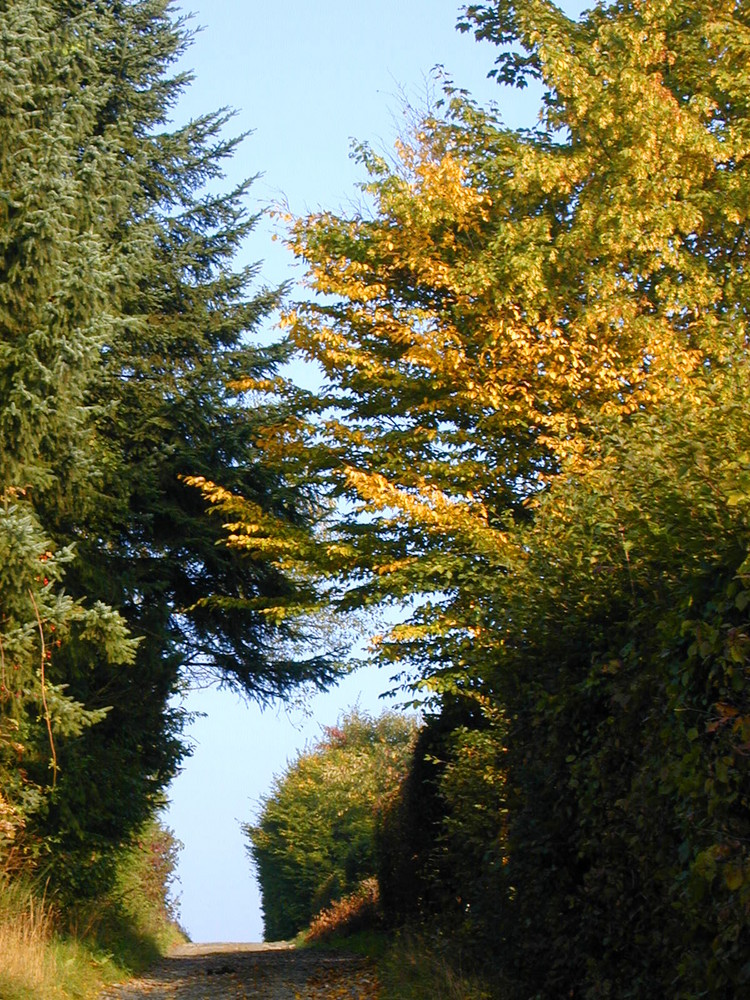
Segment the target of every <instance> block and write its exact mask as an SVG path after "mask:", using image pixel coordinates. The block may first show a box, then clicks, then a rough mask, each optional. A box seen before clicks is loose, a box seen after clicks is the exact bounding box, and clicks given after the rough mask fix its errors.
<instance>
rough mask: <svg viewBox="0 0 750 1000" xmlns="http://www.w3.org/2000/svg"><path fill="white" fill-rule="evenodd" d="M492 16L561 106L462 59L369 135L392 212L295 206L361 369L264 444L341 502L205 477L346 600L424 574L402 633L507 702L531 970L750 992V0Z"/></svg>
mask: <svg viewBox="0 0 750 1000" xmlns="http://www.w3.org/2000/svg"><path fill="white" fill-rule="evenodd" d="M463 26H464V27H465V28H466V29H467V30H474V31H475V32H476V33H477V34H478V35H480V36H482V37H485V38H490V39H493V40H494V41H496V42H497V43H498V45H499V46H500V47H501V51H500V55H499V56H498V60H497V63H496V69H495V72H496V74H497V75H498V77H499V79H500V80H501V81H503V82H505V83H510V84H512V85H516V86H523V85H525V83H526V82H527V81H528V80H529V79H536V80H537V81H538V82H539V83H541V86H542V89H543V94H544V97H543V110H542V117H541V120H540V122H539V124H538V126H537V127H535V128H532V129H525V130H511V129H508V128H507V127H505V126H504V125H503V123H502V119H501V117H500V113H499V111H498V110H497V109H483V108H480V107H478V106H477V105H476V104H475V103H474V102H472V100H471V99H470V98H469V97H468V96H467V95H464V94H462V93H460V92H458V91H456V90H455V89H454V88H452V87H451V86H448V88H447V90H446V93H445V97H444V102H443V106H442V111H439V112H438V113H435V114H432V115H427V116H425V117H424V119H423V120H422V121H421V123H420V124H418V125H417V126H416V127H415V129H414V130H413V131H412V132H411V133H410V134H409V135H407V136H405V137H403V138H402V139H401V141H400V142H399V143H398V145H397V148H396V152H395V156H394V157H393V158H391V159H389V158H387V157H383V156H377V155H375V154H374V153H373V152H372V151H371V150H370V149H369V148H368V147H366V146H363V147H360V149H359V150H358V154H357V155H358V156H359V158H360V161H361V162H362V165H363V167H364V169H365V170H366V172H367V178H368V179H367V181H366V182H365V184H364V185H363V207H362V208H361V209H360V210H357V211H354V212H353V213H352V214H349V215H342V214H336V213H333V212H321V213H316V214H313V215H311V216H307V217H304V218H301V219H296V220H295V219H289V220H288V222H289V226H290V230H289V231H290V237H289V242H290V246H291V249H292V250H293V251H294V253H295V254H296V255H297V257H298V258H299V259H300V260H301V261H303V262H304V264H305V266H306V268H307V282H308V286H309V289H310V292H311V296H310V298H309V299H308V300H307V301H303V302H300V303H297V304H295V305H294V306H292V307H290V308H289V309H288V310H287V311H286V313H285V318H284V324H285V327H286V329H287V331H288V342H289V343H290V345H292V346H293V347H294V348H296V349H297V350H298V351H299V352H300V353H301V354H302V356H304V357H305V358H308V359H310V360H312V361H314V362H316V363H317V364H318V365H319V366H320V367H321V369H322V371H323V372H324V376H325V380H326V381H325V385H324V388H323V390H322V391H321V392H319V393H315V394H306V393H302V392H300V391H298V390H295V389H294V387H287V388H286V391H287V396H288V398H289V400H290V401H291V402H290V406H291V407H292V408H291V414H292V415H291V416H290V418H289V419H288V420H286V421H283V422H276V423H275V424H273V425H270V424H269V425H268V427H267V428H265V429H264V430H263V431H262V436H260V437H259V444H261V445H262V447H263V448H264V451H265V454H266V455H267V456H269V460H272V461H280V460H281V459H282V458H283V460H284V463H285V475H286V476H287V477H288V479H289V481H290V483H293V482H306V483H309V482H310V481H311V480H316V481H317V483H318V488H319V492H320V496H321V497H322V498H324V499H325V500H328V501H329V502H330V503H331V504H333V505H338V507H337V508H334V509H336V511H337V513H335V514H334V515H333V516H331V517H329V518H328V520H327V521H326V522H325V523H324V525H323V530H321V531H320V532H319V535H318V538H317V540H316V541H315V543H314V544H311V543H310V541H309V539H308V540H307V542H306V543H303V542H302V540H301V539H300V541H299V544H296V543H295V537H294V535H293V533H291V532H290V530H289V528H288V527H287V526H285V525H275V524H274V522H273V519H272V518H270V517H268V516H267V515H263V514H262V512H260V511H259V510H258V508H257V505H254V504H253V503H252V502H246V501H245V500H243V498H242V497H241V496H239V495H237V494H236V493H234V492H233V491H231V490H227V489H222V488H221V487H220V486H218V485H212V484H210V483H204V484H203V488H204V493H205V495H206V496H208V497H209V499H212V500H213V501H214V502H215V504H216V505H217V506H218V507H219V508H220V509H221V510H222V511H223V512H224V514H225V517H226V520H227V521H229V522H231V523H232V528H231V535H230V537H229V539H228V544H229V545H231V546H233V547H235V548H236V549H237V550H238V551H243V550H244V551H248V552H253V551H265V552H267V553H270V554H271V556H272V558H274V560H275V561H276V563H277V565H278V566H280V567H281V566H284V567H296V570H297V572H300V573H302V572H304V571H308V572H312V573H315V572H318V573H319V574H321V575H323V576H327V578H328V581H329V583H328V586H329V594H330V593H332V594H333V595H334V597H335V598H336V599H337V600H338V604H339V607H341V608H346V607H350V606H352V605H355V606H356V605H366V606H369V605H372V604H378V603H381V602H389V601H393V602H401V601H406V602H407V603H406V608H407V611H408V618H407V620H406V621H405V622H404V623H403V624H400V625H397V626H396V627H394V628H392V629H390V631H389V632H387V633H386V634H385V635H384V636H380V637H376V638H375V640H374V645H375V651H376V655H377V657H378V658H379V660H380V661H381V662H385V663H388V664H391V665H394V664H398V665H400V666H401V668H402V669H403V670H404V671H406V676H407V678H408V679H410V681H411V684H412V688H413V689H416V691H417V693H421V694H422V695H424V694H425V693H426V694H427V695H428V696H432V697H433V699H434V700H435V701H436V703H437V706H438V708H440V706H443V708H444V710H445V709H448V708H450V709H451V711H453V709H454V706H455V705H456V704H459V705H460V704H462V703H463V704H464V705H465V706H466V710H465V718H470V716H471V714H472V712H476V711H477V710H480V711H483V712H484V714H485V715H486V717H487V719H488V720H495V719H497V720H499V721H498V725H497V732H498V733H499V734H501V736H499V737H498V739H499V738H502V740H503V741H504V742H505V745H504V746H503V748H502V750H503V755H504V756H503V759H504V761H505V766H506V768H507V773H506V778H505V782H504V784H503V786H502V795H503V813H502V815H498V816H497V829H498V831H501V832H502V836H503V845H501V846H499V847H496V850H495V854H494V856H495V857H496V858H497V857H500V856H502V858H503V865H504V868H505V872H504V877H503V878H500V879H497V880H495V881H494V882H493V889H492V891H493V892H496V893H497V894H498V895H497V897H496V898H495V899H494V900H493V901H491V905H487V906H485V907H484V911H485V915H487V914H489V916H488V917H487V918H486V922H485V923H484V924H483V925H482V926H481V927H480V928H479V930H480V931H481V934H480V936H479V939H480V940H484V941H485V942H486V941H487V940H488V936H491V935H494V936H495V939H496V940H497V941H498V947H497V953H498V954H499V955H500V959H499V962H500V966H501V969H502V972H503V976H504V978H503V983H504V984H505V983H506V981H507V983H508V984H509V985H508V986H507V989H508V990H509V991H511V992H509V993H508V995H510V996H512V995H517V996H518V997H519V998H521V997H523V998H526V997H527V996H529V995H532V994H533V995H534V996H544V997H550V998H553V997H559V996H560V995H563V994H564V993H567V992H569V991H570V990H573V991H574V992H576V993H580V994H581V995H587V996H595V995H607V994H608V993H612V992H613V991H617V992H618V995H622V996H633V997H636V996H649V995H653V994H654V993H658V994H659V995H664V996H670V997H687V996H690V997H692V996H700V995H707V994H712V995H719V994H722V993H727V994H729V993H732V992H737V990H738V989H740V988H741V984H743V983H746V982H747V976H748V971H747V965H746V962H745V959H744V958H743V955H744V954H745V952H746V947H747V927H746V922H745V921H744V920H743V917H742V912H743V907H745V906H746V904H747V892H748V888H747V881H746V878H747V876H746V871H747V867H746V865H747V856H746V851H747V842H748V841H747V831H748V800H747V794H746V791H747V790H746V769H745V767H744V764H743V754H744V753H745V750H746V739H747V735H748V718H749V716H748V704H747V665H748V660H747V656H748V639H747V637H748V623H747V562H746V560H747V556H748V543H749V541H750V539H749V538H748V522H747V502H748V478H747V477H748V442H747V433H746V419H745V418H744V417H743V414H745V413H746V410H747V356H748V328H747V301H748V294H747V293H748V288H747V285H746V282H747V267H746V256H747V253H748V242H747V205H748V203H749V202H748V191H749V189H748V173H747V169H746V164H747V154H748V149H747V141H748V128H747V117H748V95H750V77H748V74H747V72H746V66H747V65H748V58H747V57H748V39H749V38H750V35H749V34H748V29H749V28H750V24H748V15H747V13H746V12H745V11H744V10H743V9H742V7H741V6H738V5H737V4H735V3H733V2H724V0H702V2H699V3H692V2H691V3H687V2H685V3H682V2H679V0H678V2H659V0H657V2H653V3H641V2H623V3H599V4H597V5H595V6H594V7H593V9H592V10H591V11H590V12H588V13H586V14H585V15H583V16H582V17H581V19H580V20H579V21H574V20H571V19H570V18H568V17H566V16H565V15H564V14H563V13H562V12H561V11H560V10H559V9H558V8H556V7H555V6H554V5H553V4H552V3H549V2H547V0H519V2H498V3H489V4H482V5H471V6H469V7H468V8H467V9H466V12H465V17H464V20H463ZM247 384H248V385H250V384H254V385H255V386H256V387H257V388H259V389H262V388H264V385H265V387H266V388H271V389H273V390H274V391H275V392H279V391H281V390H283V387H282V386H280V385H279V384H278V383H274V384H272V385H268V384H267V383H263V382H262V380H259V381H257V382H255V383H251V382H250V381H248V383H247ZM459 721H460V720H459ZM488 758H489V759H492V760H493V761H495V760H497V759H498V758H493V757H492V755H488ZM494 766H495V764H494V763H493V767H494ZM475 777H476V776H475V775H472V782H471V787H481V781H476V780H474V779H475ZM451 780H452V779H451V777H450V774H449V776H448V778H446V781H447V782H448V785H447V786H443V793H442V794H443V797H444V800H445V801H446V802H451V801H458V800H459V799H460V795H459V794H458V792H459V789H458V786H456V787H455V788H453V789H452V790H451V788H450V781H451ZM433 798H434V796H433ZM486 801H487V802H489V801H490V798H489V797H488V798H487V800H486ZM456 826H457V827H458V828H460V824H456ZM437 829H438V830H439V829H442V830H445V829H446V825H445V824H440V823H438V824H437ZM436 846H439V845H436ZM427 853H428V854H429V851H428V852H427ZM505 875H507V880H506V878H505ZM477 882H481V878H479V879H477ZM475 885H476V882H475ZM438 897H439V894H438ZM431 916H432V918H433V919H434V918H437V919H438V920H440V913H439V912H437V913H432V914H431ZM466 919H467V921H468V923H469V924H470V923H471V920H472V914H471V913H469V914H467V918H466ZM479 919H485V918H482V917H480V918H479ZM443 930H444V931H445V932H449V931H450V928H449V927H444V928H443ZM471 937H472V935H471V934H469V935H468V938H467V940H471ZM475 937H476V936H475ZM676 954H680V955H684V956H685V957H684V959H683V960H680V961H677V962H675V960H674V956H675V955H676ZM623 984H627V985H626V986H625V987H623ZM512 990H515V991H516V993H515V994H514V993H513V992H512Z"/></svg>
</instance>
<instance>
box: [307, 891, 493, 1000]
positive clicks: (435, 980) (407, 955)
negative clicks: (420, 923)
mask: <svg viewBox="0 0 750 1000" xmlns="http://www.w3.org/2000/svg"><path fill="white" fill-rule="evenodd" d="M295 944H296V945H297V946H298V947H303V948H315V949H331V950H336V951H346V952H353V953H355V954H358V955H364V956H366V957H367V958H370V959H371V960H372V961H373V963H374V964H375V967H376V969H377V979H378V984H379V988H378V1000H502V996H503V990H502V988H501V987H500V986H499V985H498V984H497V983H493V984H490V983H489V982H488V981H486V980H483V979H482V978H481V977H480V976H479V975H477V974H476V973H474V972H473V971H471V970H469V969H467V968H465V967H463V965H462V962H461V960H460V958H459V957H458V956H457V955H456V954H455V953H454V952H453V951H452V950H451V949H450V948H449V947H446V944H447V942H445V941H443V940H436V939H432V938H431V937H430V936H429V935H428V934H427V933H425V932H423V931H402V932H398V933H394V932H392V931H388V930H386V929H385V928H384V927H383V922H382V916H381V913H380V908H379V894H378V889H377V883H376V881H375V880H374V879H367V880H365V882H363V883H362V884H361V885H360V887H359V889H358V890H357V891H356V892H354V893H352V894H351V895H350V896H347V897H345V898H344V899H342V900H339V901H337V902H335V903H333V904H332V905H331V906H330V907H328V908H327V909H325V910H323V911H321V913H319V914H318V916H317V917H315V918H314V919H313V921H312V922H311V924H310V927H309V928H308V929H307V931H305V932H303V933H302V934H300V935H299V937H298V938H297V939H296V942H295Z"/></svg>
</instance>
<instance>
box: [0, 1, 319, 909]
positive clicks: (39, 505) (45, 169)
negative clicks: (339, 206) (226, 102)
mask: <svg viewBox="0 0 750 1000" xmlns="http://www.w3.org/2000/svg"><path fill="white" fill-rule="evenodd" d="M0 28H1V29H2V53H1V55H0V86H1V87H2V93H3V105H2V113H1V114H0V129H2V154H0V189H1V190H2V199H1V203H2V204H1V207H0V211H1V212H2V225H0V240H2V256H1V257H0V267H1V268H2V281H1V282H0V387H1V388H0V398H1V400H2V402H1V403H0V468H1V469H2V473H1V474H0V475H2V500H3V511H4V513H3V517H2V529H1V530H2V537H1V540H0V546H1V547H2V551H3V553H4V559H3V586H2V594H1V596H0V601H1V602H2V603H1V605H0V639H1V640H2V646H1V647H0V648H1V649H2V651H3V659H2V683H3V688H2V691H1V692H0V694H2V699H1V705H0V712H1V713H2V728H1V729H0V733H2V759H3V765H2V766H3V800H2V801H3V802H5V800H6V799H7V805H4V806H3V808H4V809H6V808H7V810H8V811H9V814H12V815H13V816H14V817H15V819H14V820H13V824H14V825H13V831H10V828H9V832H13V833H14V836H16V850H17V851H18V850H21V848H20V847H19V846H18V845H19V843H20V839H19V838H21V832H22V831H25V833H24V834H23V838H25V839H23V843H24V845H25V846H23V851H24V852H25V853H26V855H27V856H28V857H29V858H30V857H31V856H32V855H34V856H36V863H37V864H47V863H48V862H47V861H45V860H44V858H45V855H47V853H48V852H49V850H50V845H53V844H54V845H55V847H54V850H55V852H56V854H55V858H54V863H52V862H50V863H49V864H50V871H51V872H52V873H53V875H54V878H55V879H56V880H57V881H60V882H66V881H67V883H69V884H75V889H76V891H87V886H90V885H91V884H93V882H92V881H91V880H92V879H93V870H94V869H96V868H98V867H101V866H104V868H105V869H106V867H107V865H108V863H109V862H108V860H107V859H108V858H109V856H110V853H111V851H112V850H113V849H115V848H116V847H117V846H118V845H119V843H120V842H121V841H122V840H123V839H127V837H128V835H129V834H130V832H131V831H132V830H134V829H136V828H138V827H139V826H140V824H142V822H143V821H144V819H146V818H147V817H148V816H149V815H150V814H151V813H152V812H153V810H154V808H155V806H156V805H157V804H158V802H159V801H160V796H161V795H162V793H163V789H164V788H165V786H166V784H167V783H168V781H169V779H170V778H171V776H172V775H173V774H174V772H175V768H176V766H177V764H178V761H179V759H180V758H181V756H182V755H183V754H184V753H185V747H184V746H183V745H182V744H181V742H180V739H179V733H180V729H181V712H180V710H179V708H177V707H175V703H174V702H173V700H172V699H173V697H174V696H175V695H176V693H177V692H178V690H179V689H180V686H181V685H182V684H183V683H184V682H185V680H186V679H189V678H190V677H191V676H193V677H195V676H205V675H206V673H208V674H209V675H210V676H212V677H213V678H215V679H217V680H221V681H223V682H224V683H228V684H231V685H233V686H235V687H236V688H237V689H238V690H240V691H242V692H244V693H246V694H247V695H248V696H250V697H256V698H259V699H261V700H267V699H269V698H272V697H275V696H278V695H281V694H283V693H284V692H285V691H287V690H288V689H289V688H290V687H292V686H294V685H295V684H297V683H299V682H304V681H312V682H313V683H317V684H319V685H325V684H326V683H327V682H328V681H329V680H330V679H331V677H332V676H333V670H332V668H330V667H329V666H328V665H327V664H326V663H325V662H324V661H323V660H322V659H321V658H319V657H317V656H316V655H315V653H314V652H313V653H311V652H310V650H309V649H308V648H303V646H302V645H299V646H297V647H296V650H295V648H294V643H295V639H296V638H299V637H300V632H299V630H298V629H297V628H296V626H294V625H293V624H291V623H290V621H288V620H282V619H281V618H280V617H278V616H277V617H274V616H273V615H271V614H269V613H267V608H268V606H274V605H276V604H278V603H279V602H280V601H284V600H285V601H287V602H290V603H291V602H292V600H293V598H294V595H295V594H296V593H297V591H298V589H299V587H300V585H299V584H298V583H296V582H295V581H294V580H292V578H291V577H289V576H285V575H284V574H283V573H281V572H279V571H278V570H277V569H276V568H275V567H273V566H271V565H270V564H267V563H264V562H262V561H260V560H255V561H250V560H242V559H239V558H238V557H237V556H236V554H235V553H233V552H232V551H230V550H227V549H226V548H223V547H221V546H217V544H216V543H217V541H218V540H219V539H220V538H221V537H222V527H221V525H220V524H219V523H218V522H217V521H216V520H215V519H211V518H208V517H207V516H206V507H207V505H206V503H205V502H204V501H203V500H202V499H201V497H200V496H199V494H198V493H197V492H196V491H195V490H194V489H192V488H190V487H189V486H188V485H187V484H186V483H184V482H183V478H182V477H184V476H187V475H203V476H210V477H212V478H219V479H221V480H222V481H225V482H227V483H228V484H229V485H231V486H233V487H235V488H237V489H240V490H242V492H243V493H244V494H246V495H248V496H251V497H252V498H253V499H254V500H255V501H256V502H257V503H258V504H259V505H260V506H261V507H262V508H263V509H267V510H272V511H273V512H274V515H275V516H276V517H278V518H280V519H281V521H284V520H289V522H290V523H292V524H296V525H301V524H303V523H304V521H305V519H306V518H307V517H308V511H309V506H310V505H309V499H308V497H307V493H306V491H305V490H301V491H297V490H295V489H290V488H289V487H288V486H287V485H286V484H285V483H284V482H283V481H282V480H281V478H280V476H279V473H278V470H276V469H275V468H274V467H273V466H272V465H271V464H269V463H268V461H267V460H266V459H265V458H263V457H261V456H260V455H259V453H258V450H257V448H256V446H255V443H254V434H255V432H254V427H255V424H256V423H257V421H258V419H259V413H258V412H257V411H256V408H255V406H254V405H253V402H252V401H251V400H250V399H249V398H248V396H247V395H246V394H245V393H244V392H243V391H242V389H241V388H239V387H238V386H237V385H236V381H237V379H238V377H239V376H240V375H242V376H243V377H246V376H247V375H248V374H251V373H252V374H256V375H260V374H266V375H272V374H273V372H274V370H275V367H276V365H277V364H278V363H279V362H280V361H281V360H282V358H283V356H284V351H283V349H262V348H260V347H258V346H255V345H254V344H253V341H252V335H253V333H254V332H255V331H256V330H257V328H258V325H259V324H260V323H261V322H263V321H264V320H265V318H266V317H267V316H268V315H269V314H270V312H271V311H272V309H273V308H274V307H275V306H276V305H277V303H278V301H279V296H280V289H264V288H260V289H257V290H256V289H254V288H253V284H254V279H255V268H253V267H249V268H245V269H243V270H239V271H235V270H234V269H233V261H234V257H235V255H236V253H237V251H238V249H239V247H240V245H241V243H242V241H243V239H244V238H245V236H246V235H247V233H248V232H249V231H250V229H251V228H252V227H253V225H254V223H255V221H256V217H255V216H253V215H252V214H250V213H249V212H248V210H247V194H248V189H249V185H250V181H248V182H246V183H244V184H242V185H240V186H239V187H238V188H236V189H234V190H230V191H228V192H225V193H216V192H217V191H218V189H219V188H220V185H221V180H222V176H223V175H222V168H223V164H224V163H225V161H226V159H227V158H228V157H230V156H232V155H234V154H235V153H236V151H237V148H238V145H239V143H240V141H241V139H242V137H241V136H240V137H230V138H227V133H228V128H229V124H230V121H231V114H230V113H228V112H226V111H219V112H209V113H207V114H205V115H203V116H201V117H199V118H197V119H195V120H191V121H189V122H187V123H186V124H184V125H181V126H174V125H172V124H171V122H170V118H171V116H172V115H173V114H174V112H175V109H176V106H177V102H178V100H179V97H180V95H181V93H182V92H183V91H184V89H185V87H186V86H187V85H188V84H189V82H190V76H189V74H186V73H177V72H175V69H174V66H175V62H176V60H177V59H178V58H179V57H180V56H181V55H182V53H183V52H184V50H185V48H186V46H187V45H188V44H189V42H190V31H189V28H188V23H187V21H186V19H185V18H183V17H180V16H178V15H177V13H176V9H175V8H174V6H173V4H172V3H170V2H168V0H127V2H122V3H115V4H105V5H102V4H90V3H84V2H78V0H70V2H65V3H62V4H61V3H55V4H53V3H46V2H42V3H29V2H24V0H20V2H14V3H9V4H5V5H2V7H1V8H0ZM264 419H267V416H266V417H265V418H264ZM63 588H64V589H63ZM94 723H95V724H94ZM50 762H51V767H50V766H49V764H50ZM66 859H67V860H66Z"/></svg>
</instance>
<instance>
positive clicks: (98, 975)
mask: <svg viewBox="0 0 750 1000" xmlns="http://www.w3.org/2000/svg"><path fill="white" fill-rule="evenodd" d="M178 847H179V845H178V844H177V842H176V841H175V840H174V838H173V837H172V835H171V834H170V833H169V832H168V831H167V830H164V829H162V828H161V827H159V826H158V825H156V824H149V825H148V827H146V828H145V829H144V830H143V831H142V833H141V835H140V837H139V838H138V840H137V841H136V842H135V843H134V844H133V845H132V846H131V847H130V848H129V849H128V850H126V851H124V852H123V854H122V856H121V858H120V859H119V861H118V865H117V872H116V876H115V880H114V884H113V887H112V889H111V890H110V892H109V893H108V894H107V895H106V896H104V897H102V898H99V899H97V900H89V901H87V902H82V903H79V904H71V905H69V906H67V907H66V908H65V909H62V908H60V907H59V906H56V905H55V904H54V903H53V902H51V901H50V900H49V899H47V898H46V896H45V893H44V891H41V890H40V887H39V886H35V885H33V884H29V883H28V882H27V881H25V880H24V879H23V878H21V879H19V878H12V877H10V875H9V874H8V873H7V872H6V873H5V874H3V875H2V876H1V877H0V997H2V998H3V1000H73V998H75V1000H89V998H91V1000H93V998H95V997H97V996H98V995H99V993H100V992H101V989H102V987H103V986H104V985H105V984H107V983H112V982H118V981H120V980H123V979H126V978H128V977H129V976H130V975H132V974H134V973H137V972H139V971H141V970H142V969H144V968H146V967H147V966H148V965H149V964H151V963H152V962H154V961H155V960H156V959H157V958H158V957H160V956H161V955H163V954H164V953H165V952H166V951H167V949H168V948H169V947H170V946H171V945H173V944H176V943H179V942H181V941H184V940H185V936H184V933H183V932H182V930H181V929H180V927H179V924H178V923H177V920H176V915H175V908H174V901H173V899H172V897H171V886H172V878H173V869H174V863H175V858H176V851H177V849H178Z"/></svg>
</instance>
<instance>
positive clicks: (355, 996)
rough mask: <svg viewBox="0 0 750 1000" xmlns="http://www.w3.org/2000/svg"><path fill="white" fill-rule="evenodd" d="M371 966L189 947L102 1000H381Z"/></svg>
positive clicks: (289, 953)
mask: <svg viewBox="0 0 750 1000" xmlns="http://www.w3.org/2000/svg"><path fill="white" fill-rule="evenodd" d="M377 995H378V991H377V983H376V980H375V974H374V972H373V969H372V967H371V966H370V965H369V964H368V963H367V962H366V961H364V960H362V959H360V958H357V957H354V956H351V955H332V954H322V953H320V952H312V951H296V950H294V949H293V948H290V947H289V946H288V945H284V944H280V945H279V944H215V945H211V944H188V945H181V946H180V947H179V948H176V949H175V950H174V951H173V952H172V953H171V955H170V956H169V958H165V959H163V960H162V961H161V962H159V964H158V965H156V966H154V968H153V969H151V971H150V972H149V973H148V975H146V976H144V977H143V978H141V979H135V980H132V981H131V982H129V983H126V984H124V985H122V986H114V987H110V988H109V989H107V990H105V992H104V993H103V994H102V995H101V1000H377Z"/></svg>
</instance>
